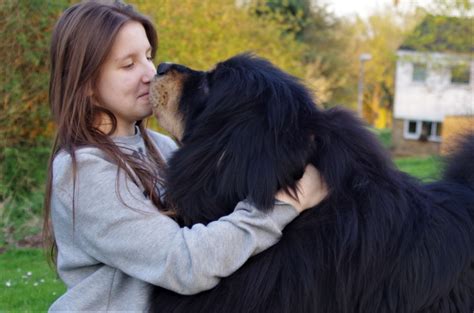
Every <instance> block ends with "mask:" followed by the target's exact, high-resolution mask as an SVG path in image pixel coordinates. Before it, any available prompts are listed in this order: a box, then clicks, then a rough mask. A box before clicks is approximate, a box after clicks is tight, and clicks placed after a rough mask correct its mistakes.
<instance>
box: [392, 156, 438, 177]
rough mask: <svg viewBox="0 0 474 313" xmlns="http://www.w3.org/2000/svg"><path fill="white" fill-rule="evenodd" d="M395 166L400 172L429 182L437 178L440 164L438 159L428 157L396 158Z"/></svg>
mask: <svg viewBox="0 0 474 313" xmlns="http://www.w3.org/2000/svg"><path fill="white" fill-rule="evenodd" d="M395 164H396V165H397V166H398V168H399V169H400V170H402V171H404V172H406V173H408V174H410V175H412V176H415V177H418V178H420V179H421V180H423V181H425V182H429V181H433V180H436V179H438V178H439V176H440V171H441V165H442V162H441V159H440V158H439V157H436V156H428V157H422V158H421V157H406V158H398V159H395Z"/></svg>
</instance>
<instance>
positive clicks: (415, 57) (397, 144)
mask: <svg viewBox="0 0 474 313" xmlns="http://www.w3.org/2000/svg"><path fill="white" fill-rule="evenodd" d="M397 54H398V61H397V68H396V77H395V97H394V105H393V121H394V122H393V132H392V142H393V147H394V153H395V154H397V155H414V154H437V153H439V152H440V151H441V145H442V142H444V141H446V140H445V138H443V136H444V135H446V134H448V132H449V130H447V131H445V125H444V123H445V118H446V116H473V115H474V61H473V60H472V58H469V57H465V56H461V55H450V54H442V53H420V52H415V51H403V50H400V51H398V53H397ZM415 63H420V64H426V65H427V71H426V79H425V81H423V82H417V81H414V80H413V71H414V64H415ZM461 63H462V64H466V65H468V66H469V67H470V81H469V84H455V83H452V82H451V67H452V66H453V65H456V64H461ZM407 121H417V123H419V124H420V125H421V124H422V123H425V122H426V123H433V124H436V126H435V127H434V128H433V130H435V129H438V130H441V134H438V133H436V132H434V131H433V132H432V133H431V134H430V136H429V138H428V140H427V141H421V140H418V137H416V138H413V134H408V133H407V129H408V128H407V124H406V123H407ZM449 127H450V126H449V125H448V129H449ZM418 129H420V127H418ZM417 133H418V134H417V135H416V136H418V135H419V134H420V132H419V131H418V132H417ZM409 136H411V137H412V139H409ZM425 138H426V137H425ZM447 142H448V141H446V143H447ZM446 143H445V144H444V145H445V146H446Z"/></svg>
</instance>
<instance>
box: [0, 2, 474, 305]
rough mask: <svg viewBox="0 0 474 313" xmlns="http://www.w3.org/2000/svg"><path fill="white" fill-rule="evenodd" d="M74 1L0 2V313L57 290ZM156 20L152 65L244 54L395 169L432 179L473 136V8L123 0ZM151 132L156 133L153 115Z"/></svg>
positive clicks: (200, 64)
mask: <svg viewBox="0 0 474 313" xmlns="http://www.w3.org/2000/svg"><path fill="white" fill-rule="evenodd" d="M76 2H77V1H69V0H0V53H1V63H0V80H1V81H0V101H1V103H0V108H1V112H0V164H1V167H0V268H1V269H2V272H0V311H2V312H3V311H10V310H11V311H38V310H39V311H42V310H43V311H44V310H46V309H47V307H48V306H49V304H50V303H51V302H52V301H53V300H54V299H55V298H56V297H58V296H59V295H60V294H61V292H62V291H63V290H64V286H62V284H61V283H60V282H59V281H58V280H57V278H56V277H55V275H54V273H53V272H52V271H51V270H50V269H49V268H48V266H47V264H46V263H45V261H44V258H43V256H42V255H41V251H40V250H39V249H38V247H40V244H41V237H40V235H39V233H40V231H41V226H42V205H43V203H42V201H43V195H44V182H45V174H46V166H47V160H48V157H49V152H50V145H51V138H52V136H53V134H54V131H55V126H54V123H53V122H52V120H51V118H50V114H49V107H48V96H47V92H48V79H49V77H48V75H49V74H48V69H49V64H48V49H49V40H50V34H51V30H52V28H53V26H54V23H55V21H56V19H57V18H58V17H59V15H60V14H61V12H62V11H63V10H64V9H65V8H67V7H68V6H69V5H71V4H73V3H76ZM129 3H130V4H132V5H134V6H135V7H136V8H137V9H138V10H139V11H140V12H142V13H144V14H146V15H148V16H149V17H150V18H151V19H152V20H153V21H154V23H155V24H156V25H157V28H158V33H159V50H158V54H157V57H156V59H155V63H156V64H158V63H160V62H162V61H172V62H177V63H183V64H187V65H189V66H191V67H194V68H198V69H208V68H210V67H212V66H213V65H214V64H215V63H216V62H218V61H221V60H223V59H226V58H228V57H230V56H233V55H234V54H237V53H240V52H245V51H252V52H254V53H256V54H258V55H260V56H263V57H265V58H268V59H269V60H270V61H271V62H273V63H274V64H276V65H278V66H279V67H281V68H282V69H284V70H286V71H288V72H290V73H292V74H293V75H296V76H298V77H300V78H301V79H302V80H303V81H304V82H305V84H307V86H309V87H310V88H311V90H313V92H314V96H315V98H316V99H317V101H318V105H320V106H321V107H325V108H329V107H332V106H336V105H340V106H344V107H347V108H349V109H352V110H354V111H355V112H356V113H357V114H359V116H361V117H362V118H363V119H364V120H365V121H366V123H367V125H368V127H370V128H371V129H372V130H373V131H374V132H375V133H376V134H377V135H378V136H379V138H380V140H381V141H382V143H383V144H384V146H385V147H386V148H387V149H389V150H390V152H391V153H392V155H393V157H394V160H395V162H396V164H397V165H398V166H399V167H400V168H401V169H402V170H404V171H407V172H409V173H410V174H412V175H414V176H417V177H419V178H420V179H422V180H425V181H429V180H432V179H436V178H437V175H438V174H439V171H440V166H441V164H442V161H441V158H440V155H443V154H444V153H446V152H447V151H449V147H450V145H451V144H452V143H453V142H455V140H456V137H458V136H459V134H461V133H463V132H466V131H474V117H473V115H474V102H473V94H474V87H473V86H474V83H473V80H474V74H473V73H474V63H473V53H474V23H473V8H474V3H473V1H468V0H460V1H458V0H419V1H407V0H358V1H353V0H333V1H330V0H266V1H264V0H212V1H203V0H179V1H178V0H159V1H152V0H149V1H146V0H137V1H129ZM149 125H150V126H151V127H152V128H158V126H157V125H156V123H155V122H154V121H153V120H150V121H149Z"/></svg>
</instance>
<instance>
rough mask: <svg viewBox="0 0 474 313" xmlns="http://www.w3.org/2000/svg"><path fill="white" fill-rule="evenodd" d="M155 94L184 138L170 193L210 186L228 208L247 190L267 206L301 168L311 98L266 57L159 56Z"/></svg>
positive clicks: (165, 117) (167, 124) (164, 117)
mask: <svg viewBox="0 0 474 313" xmlns="http://www.w3.org/2000/svg"><path fill="white" fill-rule="evenodd" d="M150 95H151V98H150V99H151V102H152V105H153V107H154V113H155V116H156V117H157V119H158V121H159V123H160V124H161V125H162V126H163V127H164V128H165V129H166V130H168V131H169V132H170V133H171V134H172V135H173V136H174V137H175V138H176V139H178V140H179V141H180V142H181V144H182V148H181V150H180V151H179V152H178V153H177V154H176V155H175V156H174V157H173V158H172V159H171V160H170V162H171V163H170V165H171V166H170V168H171V171H172V172H171V173H169V176H170V177H168V182H169V183H170V184H171V185H172V186H171V190H173V191H172V192H173V193H176V192H177V191H176V190H178V194H176V195H171V198H173V201H177V202H182V201H183V198H185V197H186V196H194V197H195V193H206V194H207V196H209V197H212V198H213V200H214V202H218V205H221V206H222V205H225V206H226V207H228V208H231V209H232V208H233V207H234V206H235V204H236V202H235V201H239V200H242V199H244V198H249V199H250V200H251V201H253V202H254V203H255V204H256V205H257V207H259V208H261V209H267V208H270V207H272V206H273V197H274V194H275V192H276V191H277V190H278V189H279V188H281V187H284V188H294V186H295V180H296V179H298V178H299V177H300V176H301V174H302V173H303V170H304V167H305V164H306V163H307V162H308V158H309V156H310V150H311V139H310V138H311V133H310V130H309V129H310V127H309V125H306V124H307V121H308V119H307V117H309V116H311V115H312V114H314V113H315V110H316V109H315V106H314V102H313V100H312V98H311V95H310V93H309V92H308V91H307V90H306V88H305V87H304V86H303V84H301V83H300V82H299V81H298V79H296V78H294V77H292V76H290V75H289V74H287V73H284V72H283V71H281V70H279V69H278V68H276V67H275V66H273V65H272V64H271V63H269V62H268V61H266V60H264V59H261V58H257V57H255V56H252V55H249V54H243V55H238V56H236V57H233V58H231V59H228V60H226V61H224V62H221V63H219V64H217V65H216V66H215V67H214V68H213V69H212V70H210V71H195V70H192V69H190V68H187V67H185V66H183V65H178V64H170V63H165V64H160V65H159V67H158V71H157V75H156V77H155V79H154V80H153V82H152V84H151V87H150ZM176 168H179V169H180V171H181V173H176V172H173V170H174V169H176ZM190 180H191V181H193V182H194V184H193V185H192V186H188V190H187V191H186V192H184V191H183V192H182V193H179V190H181V189H182V188H183V187H180V186H178V185H179V184H189V182H190ZM216 199H217V200H216ZM186 205H188V204H186V203H181V204H179V203H178V207H186ZM227 213H228V212H227Z"/></svg>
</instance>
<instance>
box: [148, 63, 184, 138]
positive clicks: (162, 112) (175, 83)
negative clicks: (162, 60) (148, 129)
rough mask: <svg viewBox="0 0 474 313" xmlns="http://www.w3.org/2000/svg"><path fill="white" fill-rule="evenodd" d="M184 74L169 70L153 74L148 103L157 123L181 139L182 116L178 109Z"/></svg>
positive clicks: (182, 131)
mask: <svg viewBox="0 0 474 313" xmlns="http://www.w3.org/2000/svg"><path fill="white" fill-rule="evenodd" d="M185 78H186V75H185V74H182V73H178V72H176V71H174V70H170V71H169V72H168V73H166V74H165V75H158V76H155V77H154V78H153V80H152V82H151V84H150V103H151V105H152V107H153V114H154V115H155V117H156V119H157V120H158V123H159V124H160V125H161V127H163V128H164V129H165V130H166V131H167V132H169V133H170V134H171V135H172V136H173V137H175V138H176V139H178V140H179V141H181V139H182V138H183V133H184V121H183V116H182V115H181V114H180V113H179V111H178V106H179V100H180V98H181V92H182V90H183V84H184V80H185Z"/></svg>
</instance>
